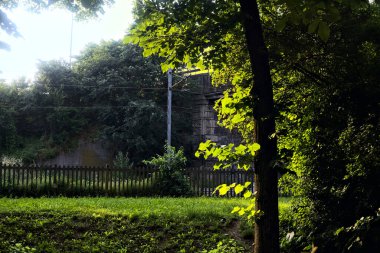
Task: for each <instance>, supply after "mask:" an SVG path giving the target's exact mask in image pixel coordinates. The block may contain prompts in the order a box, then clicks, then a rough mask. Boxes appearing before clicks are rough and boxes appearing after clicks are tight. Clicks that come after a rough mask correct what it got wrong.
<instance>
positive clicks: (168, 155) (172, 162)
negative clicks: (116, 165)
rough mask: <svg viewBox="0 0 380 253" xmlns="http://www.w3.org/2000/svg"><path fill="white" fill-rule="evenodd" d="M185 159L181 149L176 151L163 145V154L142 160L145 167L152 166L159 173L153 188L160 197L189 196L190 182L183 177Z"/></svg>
mask: <svg viewBox="0 0 380 253" xmlns="http://www.w3.org/2000/svg"><path fill="white" fill-rule="evenodd" d="M186 161H187V160H186V157H185V155H184V152H183V149H182V148H180V149H179V150H178V151H176V149H175V147H172V146H169V145H165V153H164V154H163V155H162V156H161V155H157V156H156V157H153V158H152V159H151V160H148V161H147V160H144V161H143V162H144V163H145V164H147V165H152V166H155V167H157V168H158V170H159V171H160V174H159V178H157V180H156V181H155V183H154V184H155V185H154V187H155V188H156V189H157V191H158V194H159V195H161V196H189V195H191V194H192V193H191V188H190V180H189V178H188V177H187V176H186V175H185V173H184V169H185V168H186Z"/></svg>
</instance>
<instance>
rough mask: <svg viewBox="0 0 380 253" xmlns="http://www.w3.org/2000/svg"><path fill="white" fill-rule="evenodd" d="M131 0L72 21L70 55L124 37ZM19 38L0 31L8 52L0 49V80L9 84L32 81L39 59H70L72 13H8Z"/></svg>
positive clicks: (62, 11) (60, 11)
mask: <svg viewBox="0 0 380 253" xmlns="http://www.w3.org/2000/svg"><path fill="white" fill-rule="evenodd" d="M132 7H133V0H116V1H115V4H114V5H113V6H111V7H110V8H107V9H106V12H105V14H104V15H103V16H101V17H99V18H97V19H91V20H88V21H80V22H79V21H78V22H76V21H75V22H74V26H73V43H72V54H73V56H75V55H78V54H79V53H80V51H81V50H83V49H84V47H85V46H86V45H87V44H88V43H91V42H94V43H98V42H100V41H102V40H111V39H114V40H117V39H121V38H123V36H124V35H125V32H126V31H127V29H128V28H129V27H130V25H131V24H132V22H133V16H132ZM8 16H9V18H10V19H11V20H12V21H13V22H14V23H15V24H16V25H17V28H18V31H19V32H20V33H21V35H22V38H14V37H10V36H8V35H7V34H6V33H4V32H3V31H0V36H1V40H3V41H5V42H7V43H8V44H10V46H11V51H6V50H0V71H1V73H0V79H5V80H7V81H10V80H12V79H17V78H20V77H26V78H27V79H32V78H33V76H34V74H35V72H36V70H37V68H36V64H37V63H38V62H39V61H40V60H42V61H46V60H52V59H64V60H66V61H69V58H70V33H71V13H70V12H68V11H66V10H46V11H43V12H42V13H39V14H35V13H30V12H27V11H25V10H23V9H21V8H19V9H15V10H13V11H12V12H10V13H8Z"/></svg>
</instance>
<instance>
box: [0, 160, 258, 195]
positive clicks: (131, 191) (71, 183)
mask: <svg viewBox="0 0 380 253" xmlns="http://www.w3.org/2000/svg"><path fill="white" fill-rule="evenodd" d="M183 173H184V175H185V177H186V178H187V179H188V180H189V183H190V186H191V189H192V193H193V194H194V195H197V196H212V193H213V191H214V189H215V187H217V186H218V185H220V184H223V183H227V184H230V183H233V182H237V183H244V182H246V181H250V182H253V171H249V172H247V171H242V170H234V169H229V170H218V171H214V170H213V169H210V168H202V167H198V168H187V169H185V170H184V171H183ZM159 178H160V171H159V170H157V169H155V168H149V167H136V168H133V169H119V168H109V167H75V166H70V167H66V166H63V167H58V166H2V165H0V196H57V195H62V196H103V195H106V196H152V195H157V191H156V189H155V183H156V182H157V180H158V179H159ZM251 186H252V187H251V190H253V184H252V185H251ZM234 195H235V194H234V192H232V191H231V192H229V193H228V196H234Z"/></svg>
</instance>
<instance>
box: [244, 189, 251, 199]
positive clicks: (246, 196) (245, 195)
mask: <svg viewBox="0 0 380 253" xmlns="http://www.w3.org/2000/svg"><path fill="white" fill-rule="evenodd" d="M251 196H252V192H251V191H249V190H248V191H246V192H245V193H244V195H243V197H244V198H245V199H248V198H250V197H251Z"/></svg>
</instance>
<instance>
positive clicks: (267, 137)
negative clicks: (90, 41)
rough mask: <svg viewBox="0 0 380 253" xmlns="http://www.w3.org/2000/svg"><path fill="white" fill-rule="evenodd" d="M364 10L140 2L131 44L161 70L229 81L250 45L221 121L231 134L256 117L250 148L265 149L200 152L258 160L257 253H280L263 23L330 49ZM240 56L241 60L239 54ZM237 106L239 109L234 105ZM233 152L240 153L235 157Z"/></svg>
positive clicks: (332, 4) (319, 4) (334, 5)
mask: <svg viewBox="0 0 380 253" xmlns="http://www.w3.org/2000/svg"><path fill="white" fill-rule="evenodd" d="M366 3H368V2H367V1H360V0H358V1H329V2H325V1H291V0H285V1H283V0H281V1H273V2H268V1H262V2H260V5H258V3H257V1H247V0H240V1H228V0H225V1H196V0H183V1H175V2H173V1H137V5H136V9H135V10H136V11H135V12H136V19H137V20H136V26H135V27H134V28H133V29H132V31H131V35H130V36H129V37H128V39H127V41H132V42H134V43H137V44H139V45H140V46H142V47H143V48H144V54H145V55H151V54H158V55H160V56H163V57H166V64H165V65H164V66H163V71H166V70H167V69H168V68H173V67H178V66H180V65H181V64H183V63H185V64H187V66H188V67H192V66H196V67H198V68H205V67H207V68H210V69H212V70H214V71H215V72H216V73H217V75H219V76H222V77H223V78H225V77H226V76H225V75H226V74H225V73H222V72H224V69H225V68H226V69H228V67H229V64H230V62H231V58H232V57H231V51H230V50H231V49H232V51H233V52H235V53H236V52H237V51H235V50H233V49H235V48H239V45H236V44H237V43H236V44H235V42H236V41H238V42H240V43H241V42H243V44H244V46H242V47H240V48H241V49H242V51H243V52H244V53H246V54H247V55H248V56H249V58H248V62H249V65H248V66H246V65H244V64H240V65H242V68H241V69H243V71H241V69H240V70H238V68H236V69H237V70H238V71H237V72H235V73H232V76H229V77H231V79H230V81H232V84H233V85H235V87H234V88H233V89H232V90H233V91H235V92H240V94H237V95H236V96H235V95H233V96H232V97H233V98H232V99H231V97H229V94H228V93H225V99H224V101H223V100H221V107H222V113H221V115H223V114H224V115H225V118H224V120H225V119H227V121H228V122H227V125H229V126H230V127H233V126H237V125H239V124H242V123H243V122H246V120H247V119H249V118H251V117H253V118H254V124H252V123H251V124H248V126H254V129H255V131H254V134H252V135H250V136H249V135H245V136H244V137H245V139H244V141H245V142H246V143H252V140H249V138H252V137H253V138H254V140H255V141H256V142H257V143H258V144H259V145H260V150H259V152H255V151H256V148H255V147H256V146H254V145H246V146H244V145H243V146H238V147H235V148H234V147H233V145H232V146H228V147H226V148H223V149H221V148H216V147H215V145H214V144H212V143H210V142H207V143H206V144H207V145H208V146H207V145H202V146H200V151H201V153H203V154H205V157H207V156H210V155H214V156H216V157H219V158H220V159H219V160H222V162H231V160H233V159H235V160H236V158H237V157H239V156H238V155H237V154H239V155H240V156H241V155H243V157H244V159H240V161H238V165H241V167H244V165H243V163H244V162H245V163H247V162H250V161H251V160H252V158H249V157H248V159H247V155H245V154H246V153H247V151H251V154H252V155H253V154H255V153H257V156H256V158H255V161H256V162H255V183H256V190H257V194H256V205H255V208H256V210H260V211H262V212H263V213H264V215H262V216H260V218H258V219H256V223H255V252H278V251H279V245H278V206H277V171H276V170H275V168H274V167H275V164H276V156H277V147H276V146H277V145H276V133H275V111H274V103H273V87H272V78H271V69H270V67H269V56H268V50H267V48H266V45H265V43H264V42H265V40H264V34H263V29H262V23H263V22H265V21H266V20H272V21H273V22H274V23H276V24H277V25H276V27H275V28H276V29H278V30H279V31H281V30H282V29H284V27H285V26H286V24H287V23H289V24H298V25H299V24H302V25H303V26H304V27H305V26H306V27H307V30H308V31H309V32H311V33H317V34H318V35H319V37H320V38H321V39H322V41H324V42H326V41H327V40H328V38H329V36H330V28H329V24H330V23H332V22H335V21H336V20H339V18H340V13H339V8H340V7H341V6H346V5H350V7H352V8H359V7H357V6H361V5H362V4H366ZM260 11H261V12H262V15H261V14H260ZM268 14H270V15H268ZM267 23H269V22H267ZM272 26H273V25H272ZM242 38H245V39H244V40H242ZM238 55H239V56H240V55H241V54H239V52H238ZM243 58H244V57H243ZM232 61H234V60H233V59H232ZM243 63H244V61H243ZM247 69H248V71H247ZM223 75H224V76H223ZM227 77H228V76H227ZM225 79H226V78H225ZM227 79H228V78H227ZM247 91H248V92H247ZM233 99H235V102H231V101H232V100H233ZM228 100H229V101H228ZM231 105H232V106H231ZM242 108H243V109H242ZM223 110H224V112H223ZM244 110H245V112H243V116H244V117H241V115H240V118H239V117H235V116H236V115H237V114H236V112H237V111H244ZM228 111H230V112H228ZM231 111H233V112H231ZM226 115H227V116H226ZM222 117H223V116H222ZM249 129H251V127H248V128H247V127H241V130H242V131H241V132H244V133H246V132H247V130H249ZM232 152H235V154H234V155H229V154H231V153H232ZM238 160H239V158H238ZM217 166H218V167H220V166H221V165H220V164H217Z"/></svg>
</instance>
